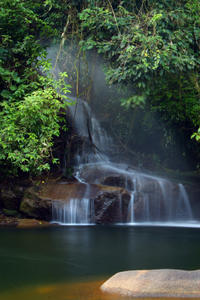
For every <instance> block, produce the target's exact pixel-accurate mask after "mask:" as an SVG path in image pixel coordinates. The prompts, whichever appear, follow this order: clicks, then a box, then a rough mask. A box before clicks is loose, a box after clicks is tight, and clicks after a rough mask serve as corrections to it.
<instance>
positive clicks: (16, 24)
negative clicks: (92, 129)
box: [0, 0, 69, 175]
mask: <svg viewBox="0 0 200 300" xmlns="http://www.w3.org/2000/svg"><path fill="white" fill-rule="evenodd" d="M0 5H1V11H0V30H1V41H0V78H1V93H0V95H1V99H0V100H1V101H0V129H1V135H0V164H1V168H2V172H3V173H4V172H6V173H9V174H15V175H17V174H18V173H19V171H23V172H30V174H38V173H41V172H42V171H44V170H48V169H49V168H50V164H52V163H56V162H57V159H56V158H54V157H53V156H52V147H53V139H54V137H55V136H59V133H60V124H61V122H62V117H61V113H60V112H61V110H62V109H63V108H65V106H66V104H64V103H66V102H64V101H63V100H64V99H65V96H61V93H65V94H66V93H67V92H69V91H68V87H67V86H66V84H65V80H64V79H65V77H66V74H65V73H64V74H62V75H61V77H60V79H59V80H58V81H55V80H54V79H53V77H52V76H51V75H50V73H49V71H48V69H49V64H48V61H47V60H46V59H45V57H46V53H45V51H44V47H43V46H42V39H43V38H44V37H45V39H46V38H47V37H49V38H51V37H52V36H53V34H54V30H53V29H52V27H51V26H49V25H48V24H47V22H45V21H44V20H43V19H42V15H43V14H44V12H42V11H41V12H37V2H36V3H35V2H34V1H18V0H15V1H10V0H6V1H4V0H2V1H0ZM43 8H45V4H44V7H43ZM41 72H45V76H44V75H42V74H41ZM58 90H59V92H58Z"/></svg>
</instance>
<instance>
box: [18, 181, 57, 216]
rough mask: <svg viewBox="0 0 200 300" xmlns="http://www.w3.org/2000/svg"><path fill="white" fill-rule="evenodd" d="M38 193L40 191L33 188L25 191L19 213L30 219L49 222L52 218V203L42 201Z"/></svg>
mask: <svg viewBox="0 0 200 300" xmlns="http://www.w3.org/2000/svg"><path fill="white" fill-rule="evenodd" d="M39 191H40V189H39V188H37V187H35V186H34V187H31V188H29V189H27V191H26V192H25V194H24V198H23V200H22V202H21V204H20V212H22V213H23V214H25V215H26V216H28V217H31V218H36V219H42V220H46V221H50V220H51V216H52V201H51V200H49V199H42V198H41V197H40V196H39Z"/></svg>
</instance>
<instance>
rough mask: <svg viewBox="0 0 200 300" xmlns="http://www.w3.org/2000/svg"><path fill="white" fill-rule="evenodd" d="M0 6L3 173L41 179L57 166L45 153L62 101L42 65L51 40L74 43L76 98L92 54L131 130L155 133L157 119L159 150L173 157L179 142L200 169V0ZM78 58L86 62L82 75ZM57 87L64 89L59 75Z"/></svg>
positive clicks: (124, 130) (62, 0)
mask: <svg viewBox="0 0 200 300" xmlns="http://www.w3.org/2000/svg"><path fill="white" fill-rule="evenodd" d="M0 4H1V12H0V31H1V40H0V77H1V88H2V89H1V102H0V103H1V108H0V128H1V136H0V164H1V166H4V167H7V169H9V170H11V172H15V173H17V172H18V171H19V170H21V171H23V172H24V171H25V172H31V173H38V172H39V173H40V172H42V171H43V170H46V169H49V168H50V164H51V161H52V160H53V161H54V162H55V161H56V159H54V158H53V157H52V156H51V153H52V148H53V140H54V136H58V135H59V132H60V123H61V122H60V114H59V112H60V111H61V109H62V108H63V102H62V99H61V98H62V97H61V94H59V93H58V92H57V91H58V86H55V82H54V81H53V80H52V79H51V77H50V75H48V76H45V77H44V75H42V74H41V68H42V67H44V66H46V64H47V63H46V62H45V56H46V54H45V51H44V49H45V46H48V45H50V43H52V41H55V38H57V39H58V42H59V43H60V50H61V48H62V47H63V46H64V45H67V46H68V48H67V49H69V45H70V47H71V49H72V48H73V55H75V56H76V60H75V62H74V61H73V63H72V64H71V65H70V64H69V63H68V67H69V68H68V70H67V71H68V73H69V81H71V84H72V88H73V90H74V92H75V93H76V94H77V95H80V94H81V93H82V94H84V95H88V93H89V92H91V85H92V81H91V77H92V76H91V72H92V70H91V68H87V56H88V55H90V57H93V56H94V53H98V55H99V56H100V57H104V59H105V62H106V68H105V73H106V78H107V82H108V84H109V85H117V86H118V87H119V86H120V87H121V89H129V91H131V93H130V92H129V93H128V94H129V96H128V97H123V99H121V105H122V106H121V110H126V111H127V112H128V114H130V115H131V114H132V116H133V118H135V123H137V119H141V118H142V119H143V124H145V126H146V127H148V130H149V131H150V130H154V129H155V125H153V121H152V118H151V117H149V112H151V114H153V115H156V118H157V119H158V123H159V122H162V123H163V124H164V129H163V130H160V132H159V133H158V136H157V140H160V143H162V144H163V146H162V147H161V150H160V151H165V152H166V153H167V152H170V151H171V156H172V159H173V147H175V146H174V145H175V140H176V139H177V137H178V138H180V139H181V140H182V141H183V143H185V145H186V148H187V149H186V150H187V151H186V152H187V153H185V151H182V155H183V156H185V155H186V156H192V157H193V159H194V165H195V167H196V168H199V166H200V165H199V162H200V147H199V146H198V143H197V142H198V141H199V140H200V129H199V128H200V117H199V115H200V82H199V70H200V54H199V53H200V52H199V50H200V3H199V1H198V0H178V1H173V0H161V1H155V0H135V1H130V0H123V1H119V0H117V1H114V0H106V1H101V0H98V1H94V0H85V1H75V0H74V1H69V0H46V1H42V2H41V1H39V0H36V1H33V0H28V1H25V0H24V1H18V0H13V1H11V0H0ZM22 20H23V21H22ZM60 37H61V38H60ZM74 48H75V49H74ZM67 54H68V55H70V51H68V53H67ZM80 61H81V62H85V67H83V65H84V63H83V64H81V67H82V68H84V72H83V74H84V77H82V78H80V74H81V73H80V74H79V72H80V71H81V70H80V68H81V67H80ZM60 84H61V86H62V87H64V85H63V84H64V78H63V77H62V79H61V81H60ZM66 88H67V87H64V89H65V91H66ZM85 90H87V91H86V92H84V91H85ZM111 103H112V102H111ZM108 109H110V107H109V106H108ZM142 110H143V111H144V112H145V111H146V112H147V111H148V113H143V114H142V113H141V111H142ZM118 119H120V124H121V128H120V129H119V134H118V136H120V135H121V136H123V137H124V139H128V138H129V137H128V132H131V131H130V129H129V126H128V124H127V119H126V117H123V116H121V115H120V114H118ZM174 132H175V133H176V134H175V133H174ZM152 143H153V141H152ZM170 143H171V145H173V147H172V146H171V150H169V149H170V148H169V144H170ZM131 146H132V147H135V145H134V144H133V143H132V145H131ZM138 151H140V149H138Z"/></svg>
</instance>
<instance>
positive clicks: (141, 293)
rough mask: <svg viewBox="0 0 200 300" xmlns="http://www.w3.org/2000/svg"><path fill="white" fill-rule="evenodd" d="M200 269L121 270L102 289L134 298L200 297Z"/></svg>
mask: <svg viewBox="0 0 200 300" xmlns="http://www.w3.org/2000/svg"><path fill="white" fill-rule="evenodd" d="M199 287H200V270H197V271H182V270H167V269H163V270H142V271H126V272H120V273H117V274H115V275H114V276H112V277H111V278H110V279H108V280H107V281H106V282H105V283H104V284H103V285H102V286H101V290H103V291H104V292H108V293H112V294H120V295H124V296H130V297H134V298H145V297H147V298H156V299H160V298H169V297H170V298H177V297H180V298H198V299H199V298H200V289H199Z"/></svg>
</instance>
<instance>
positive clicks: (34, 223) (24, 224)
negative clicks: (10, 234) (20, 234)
mask: <svg viewBox="0 0 200 300" xmlns="http://www.w3.org/2000/svg"><path fill="white" fill-rule="evenodd" d="M49 226H52V224H50V223H49V222H46V221H42V220H35V219H19V220H18V222H17V228H34V227H49Z"/></svg>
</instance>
